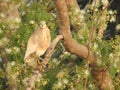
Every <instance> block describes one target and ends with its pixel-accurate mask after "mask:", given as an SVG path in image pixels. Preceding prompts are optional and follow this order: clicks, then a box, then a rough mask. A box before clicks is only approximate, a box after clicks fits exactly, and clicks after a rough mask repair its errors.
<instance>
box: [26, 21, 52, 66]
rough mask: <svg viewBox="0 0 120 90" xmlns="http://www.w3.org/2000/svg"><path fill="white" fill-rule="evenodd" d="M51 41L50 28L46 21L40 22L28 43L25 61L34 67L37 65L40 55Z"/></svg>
mask: <svg viewBox="0 0 120 90" xmlns="http://www.w3.org/2000/svg"><path fill="white" fill-rule="evenodd" d="M50 42H51V36H50V30H49V28H48V27H47V25H46V23H45V21H41V22H40V26H39V27H38V28H37V29H36V30H35V31H34V32H33V34H32V35H31V37H30V38H29V40H28V43H27V50H26V53H25V57H24V60H25V63H27V64H28V65H30V66H32V67H36V66H37V64H38V61H39V57H40V56H42V55H43V54H44V53H45V52H46V50H47V48H48V47H49V45H50Z"/></svg>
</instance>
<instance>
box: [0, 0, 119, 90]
mask: <svg viewBox="0 0 120 90" xmlns="http://www.w3.org/2000/svg"><path fill="white" fill-rule="evenodd" d="M9 2H11V3H12V2H14V3H16V4H19V5H20V7H19V10H20V18H21V22H19V23H16V22H14V23H13V22H12V23H7V22H2V19H1V18H2V17H1V16H0V19H1V20H0V90H7V88H8V86H9V85H10V84H11V83H15V85H16V86H17V89H18V90H25V89H26V83H27V79H28V78H29V77H31V76H32V72H33V69H32V68H31V67H29V66H28V65H26V64H24V60H23V59H24V54H25V50H26V44H27V41H28V39H29V37H30V35H31V34H32V33H33V31H34V30H35V28H36V27H38V26H39V23H40V21H41V20H45V21H46V22H47V26H48V27H49V28H50V30H51V36H52V40H53V39H54V38H55V36H56V35H57V34H56V31H55V30H56V28H57V27H58V20H57V19H56V17H54V16H53V14H54V15H56V11H54V13H53V12H52V13H51V12H48V11H47V5H49V3H48V2H47V0H43V1H41V2H33V3H31V4H28V5H26V2H22V3H21V0H16V1H14V0H10V1H9ZM49 2H52V0H49ZM101 5H103V4H102V3H99V5H98V6H97V7H96V8H95V9H93V6H92V4H88V7H87V9H86V11H82V10H81V12H80V13H79V14H80V15H81V17H80V18H81V20H83V21H80V23H81V26H80V30H79V31H78V33H77V34H76V33H73V37H74V39H75V40H76V41H77V42H79V43H82V44H85V45H86V44H88V42H89V38H90V36H91V34H90V33H91V32H92V30H93V27H94V28H95V30H96V31H94V32H98V31H99V29H100V28H101V27H103V29H104V30H105V29H106V25H107V22H108V21H111V17H112V16H114V14H116V12H115V11H108V10H102V9H100V8H99V7H100V6H101ZM70 14H73V17H71V19H72V21H71V23H72V24H74V23H76V22H79V19H77V21H76V19H74V16H75V15H76V13H70ZM101 14H102V15H101ZM99 17H100V18H99ZM112 18H113V17H112ZM98 19H99V22H98V21H97V20H98ZM13 21H14V20H13ZM16 24H17V25H18V26H19V28H14V29H13V28H12V29H11V28H10V27H11V26H12V25H13V26H16ZM1 47H2V48H3V49H1ZM90 49H91V50H92V52H93V53H95V55H96V58H97V64H98V65H99V66H100V67H101V68H106V67H107V65H110V74H111V77H112V79H113V83H114V85H115V89H116V90H119V89H120V82H119V81H120V36H116V37H115V39H114V40H113V39H111V40H110V41H105V40H102V39H101V38H100V37H99V35H98V33H94V40H93V41H92V43H91V48H90ZM4 58H6V59H7V63H6V62H4V60H3V59H4ZM3 63H4V64H3ZM86 66H87V61H85V60H83V59H81V58H80V57H77V56H75V55H73V54H70V53H69V52H67V51H65V49H64V47H63V45H62V44H61V42H60V43H58V45H57V46H56V49H55V53H54V54H53V56H52V58H51V60H50V62H49V63H48V67H47V69H46V71H45V73H44V74H43V77H41V78H40V79H39V80H37V82H36V85H35V86H36V87H35V90H83V89H84V88H85V82H86V80H87V84H86V88H87V89H88V90H99V89H98V87H96V86H95V84H94V81H93V79H92V76H91V73H90V69H89V68H86Z"/></svg>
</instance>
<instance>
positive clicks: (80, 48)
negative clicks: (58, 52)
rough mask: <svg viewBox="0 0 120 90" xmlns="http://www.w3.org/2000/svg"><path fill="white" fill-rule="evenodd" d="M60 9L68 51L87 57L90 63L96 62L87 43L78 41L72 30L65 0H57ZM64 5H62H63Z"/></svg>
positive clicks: (62, 29) (64, 41)
mask: <svg viewBox="0 0 120 90" xmlns="http://www.w3.org/2000/svg"><path fill="white" fill-rule="evenodd" d="M55 3H56V6H57V9H58V11H59V20H60V30H61V34H62V35H63V37H64V40H63V44H64V46H65V48H66V50H67V51H69V52H71V53H72V54H75V55H77V56H79V57H82V58H87V59H88V60H89V61H90V63H94V62H95V61H96V60H95V57H94V55H93V54H92V52H91V51H90V50H89V49H88V47H87V46H86V45H82V44H79V43H78V42H76V41H75V40H74V39H73V38H72V35H71V32H70V22H69V14H68V9H67V5H66V2H65V0H55ZM61 6H62V7H61Z"/></svg>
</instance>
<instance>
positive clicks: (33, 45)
mask: <svg viewBox="0 0 120 90" xmlns="http://www.w3.org/2000/svg"><path fill="white" fill-rule="evenodd" d="M36 48H37V46H36V43H35V42H34V36H33V35H31V37H30V38H29V40H28V44H27V50H26V53H25V57H24V59H26V58H27V57H28V56H29V55H30V54H32V53H34V52H35V51H36Z"/></svg>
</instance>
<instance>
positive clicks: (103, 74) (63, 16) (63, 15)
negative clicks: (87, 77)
mask: <svg viewBox="0 0 120 90" xmlns="http://www.w3.org/2000/svg"><path fill="white" fill-rule="evenodd" d="M54 1H55V4H56V7H57V9H58V12H59V20H60V30H61V34H62V35H63V37H64V40H63V44H64V46H65V48H66V50H67V51H69V52H70V53H72V54H75V55H77V56H79V57H82V58H87V60H89V64H90V67H91V69H92V70H91V71H92V75H93V78H94V79H95V80H96V82H98V86H99V88H100V90H105V89H106V88H107V87H109V89H110V90H114V87H113V84H112V80H111V78H110V75H109V72H108V69H107V70H98V69H97V70H96V67H97V64H96V63H95V62H96V57H95V56H94V54H93V53H92V52H91V51H90V50H89V47H87V46H86V45H82V44H79V43H77V42H76V41H75V40H74V39H73V38H72V36H71V32H70V21H69V14H68V8H69V7H70V4H71V3H72V4H73V2H74V3H75V2H76V0H54ZM72 4H71V6H72ZM67 5H68V7H67ZM61 6H62V7H61ZM107 82H109V84H108V85H106V83H107Z"/></svg>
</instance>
